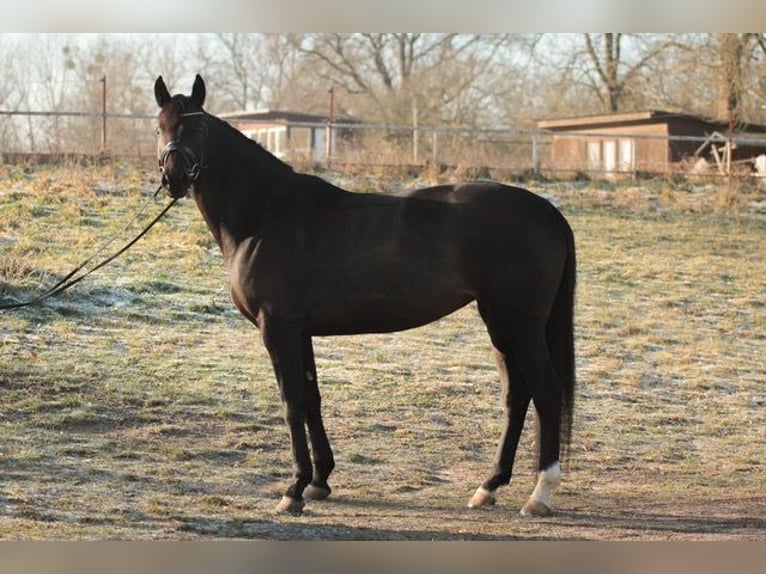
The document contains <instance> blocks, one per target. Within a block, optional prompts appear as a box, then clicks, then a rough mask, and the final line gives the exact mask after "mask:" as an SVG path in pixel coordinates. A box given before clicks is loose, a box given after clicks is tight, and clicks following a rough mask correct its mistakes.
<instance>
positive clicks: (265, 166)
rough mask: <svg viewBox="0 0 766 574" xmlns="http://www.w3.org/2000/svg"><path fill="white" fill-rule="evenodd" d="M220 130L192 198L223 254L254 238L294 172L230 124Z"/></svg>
mask: <svg viewBox="0 0 766 574" xmlns="http://www.w3.org/2000/svg"><path fill="white" fill-rule="evenodd" d="M226 128H228V129H226ZM222 130H223V131H222V133H221V134H220V135H218V137H217V138H216V141H214V142H213V143H214V144H215V146H216V153H215V155H211V156H210V157H209V159H208V165H207V166H206V169H205V173H204V174H203V176H202V177H201V178H200V181H199V183H198V185H197V186H196V187H195V193H194V199H195V201H196V203H197V206H198V207H199V210H200V212H201V213H202V216H203V218H204V219H205V222H206V223H207V226H208V228H209V229H210V231H211V232H212V234H213V236H214V237H215V240H216V242H217V243H218V246H219V247H220V248H221V251H222V252H223V255H224V258H225V259H226V258H228V256H230V254H231V253H232V252H233V250H235V249H236V247H237V246H238V245H239V244H240V243H241V242H242V241H244V240H246V239H258V236H259V233H260V230H261V228H262V226H263V222H264V219H265V218H266V217H267V216H268V214H269V213H270V212H271V211H272V210H273V209H274V206H275V205H276V204H277V202H278V201H279V200H280V195H282V194H284V193H286V192H287V189H288V185H287V180H288V179H289V178H290V177H292V175H293V172H292V170H291V169H290V168H289V167H288V166H286V165H285V164H282V163H281V162H279V160H277V159H276V158H272V157H270V156H269V154H268V152H266V151H265V150H263V149H261V148H260V147H258V146H257V144H255V143H254V142H253V143H252V144H251V142H249V141H242V137H240V136H241V134H239V132H237V133H230V132H229V130H233V128H230V127H229V126H224V127H223V128H222Z"/></svg>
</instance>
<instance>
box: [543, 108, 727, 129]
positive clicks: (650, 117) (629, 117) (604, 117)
mask: <svg viewBox="0 0 766 574" xmlns="http://www.w3.org/2000/svg"><path fill="white" fill-rule="evenodd" d="M670 119H684V120H690V121H695V122H699V123H703V124H707V125H709V126H711V127H714V128H715V129H725V127H726V124H725V123H724V122H718V121H714V120H709V119H706V118H703V117H700V116H695V115H693V114H686V113H680V112H668V111H665V110H644V111H638V112H618V113H612V114H598V115H592V116H577V117H570V118H559V119H551V120H540V121H538V122H537V127H539V128H541V129H547V130H552V131H567V130H572V129H590V128H599V127H609V126H627V125H641V124H655V123H660V122H666V121H668V120H670Z"/></svg>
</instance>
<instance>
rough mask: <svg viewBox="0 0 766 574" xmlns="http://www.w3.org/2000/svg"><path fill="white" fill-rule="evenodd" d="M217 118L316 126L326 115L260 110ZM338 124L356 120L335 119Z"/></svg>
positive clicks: (233, 113)
mask: <svg viewBox="0 0 766 574" xmlns="http://www.w3.org/2000/svg"><path fill="white" fill-rule="evenodd" d="M218 117H220V118H221V119H224V120H227V121H242V122H253V123H268V124H300V123H306V124H317V123H326V122H327V121H328V119H329V118H328V116H327V115H321V114H309V113H305V112H293V111H288V110H272V109H261V110H253V111H242V112H229V113H225V114H220V115H219V116H218ZM334 121H335V122H338V123H357V122H358V120H355V119H353V118H348V117H336V118H335V120H334Z"/></svg>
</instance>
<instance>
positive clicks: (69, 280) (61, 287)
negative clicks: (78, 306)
mask: <svg viewBox="0 0 766 574" xmlns="http://www.w3.org/2000/svg"><path fill="white" fill-rule="evenodd" d="M161 189H162V185H161V184H160V186H159V187H158V188H157V191H155V192H154V193H153V194H152V196H151V197H150V198H149V199H147V200H146V201H145V202H144V204H143V205H142V206H141V208H140V209H139V210H138V213H136V214H135V215H134V216H133V218H132V219H131V220H130V221H128V223H126V224H125V225H124V226H123V227H122V229H120V230H119V231H118V232H117V233H115V234H114V235H113V236H112V237H111V238H109V240H108V241H106V242H104V244H103V245H102V246H101V247H99V248H98V249H97V250H96V252H95V253H94V254H93V255H91V256H90V257H88V258H87V259H86V260H85V261H83V262H82V263H80V265H78V266H77V267H75V268H74V269H73V270H72V271H71V272H70V273H68V274H67V275H66V276H65V277H63V278H62V279H60V280H59V281H58V282H57V283H56V284H55V285H53V286H52V287H50V288H49V289H47V290H46V291H44V292H43V293H42V294H40V295H38V296H37V297H34V298H32V299H28V300H26V301H20V302H16V303H7V304H2V305H0V311H6V310H10V309H20V308H21V307H28V306H30V305H35V304H37V303H40V302H42V301H45V300H46V299H49V298H50V297H53V296H54V295H58V294H60V293H63V292H64V291H66V290H67V289H69V288H70V287H72V286H73V285H76V284H77V283H79V282H80V281H82V280H83V279H85V278H86V277H87V276H88V275H90V274H91V273H93V272H94V271H97V270H98V269H101V268H102V267H103V266H104V265H106V264H107V263H109V262H111V261H113V260H114V259H116V258H117V257H119V256H120V255H122V254H123V253H125V252H126V251H127V250H128V249H130V248H131V247H132V246H133V245H134V244H135V243H136V242H137V241H138V240H139V239H141V238H142V237H143V236H144V235H146V234H147V232H148V231H149V230H150V229H151V228H152V227H153V226H154V224H155V223H157V222H158V221H159V220H160V219H162V217H163V216H164V215H165V214H166V213H167V212H168V210H169V209H170V208H171V207H173V206H174V205H175V204H176V202H177V201H178V198H173V200H172V201H171V202H170V203H169V204H167V205H166V206H165V207H164V208H163V210H162V211H161V212H160V214H159V215H158V216H157V217H155V218H154V219H153V220H152V221H151V222H150V223H149V224H148V225H147V226H146V227H145V228H144V230H143V231H141V233H139V234H138V235H137V236H136V237H135V238H134V239H132V240H131V241H130V242H128V243H127V244H126V245H125V246H123V247H122V248H121V249H120V250H119V251H117V252H116V253H114V254H113V255H110V256H109V257H107V258H106V259H104V260H102V261H100V262H99V263H98V264H96V265H95V266H94V267H93V268H92V269H90V270H88V271H86V272H85V273H83V274H82V275H79V276H78V277H74V276H75V275H76V274H77V273H78V272H79V271H81V270H82V269H83V268H85V267H86V266H87V265H88V264H90V262H91V261H93V260H94V259H95V258H96V257H97V256H98V255H99V254H100V253H101V252H102V251H104V249H106V248H107V247H109V246H110V245H111V244H112V243H113V242H114V241H115V239H117V237H118V236H119V235H121V234H122V233H123V232H124V231H125V230H127V229H128V228H129V227H130V226H131V225H133V223H134V222H135V221H136V219H138V217H139V216H140V215H141V214H142V213H143V212H144V211H145V210H146V207H147V206H148V205H149V203H151V202H152V201H153V200H154V198H155V197H157V194H158V193H159V192H160V190H161ZM73 277H74V278H73Z"/></svg>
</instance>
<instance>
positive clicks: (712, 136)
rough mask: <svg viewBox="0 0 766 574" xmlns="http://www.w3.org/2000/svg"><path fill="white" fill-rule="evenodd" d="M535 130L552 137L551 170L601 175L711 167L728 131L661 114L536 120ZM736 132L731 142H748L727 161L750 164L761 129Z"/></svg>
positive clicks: (764, 140) (760, 149) (764, 130)
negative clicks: (697, 164) (683, 164)
mask: <svg viewBox="0 0 766 574" xmlns="http://www.w3.org/2000/svg"><path fill="white" fill-rule="evenodd" d="M537 127H538V128H539V129H541V130H545V131H547V132H550V133H551V134H552V136H553V141H552V148H551V165H550V166H548V167H549V168H550V169H551V170H555V172H556V173H558V174H561V173H562V172H564V173H569V174H570V175H571V174H575V173H578V172H579V173H587V174H588V175H591V176H605V177H615V176H618V175H620V174H624V175H634V174H636V173H667V172H669V171H672V170H674V169H676V168H678V166H679V164H680V163H681V162H684V161H685V160H686V161H688V162H689V164H693V163H694V162H695V161H699V159H700V158H704V159H705V160H706V161H707V162H709V163H714V162H715V154H717V153H718V149H719V148H718V147H716V149H715V150H714V149H713V148H714V147H715V146H716V145H717V144H721V143H722V142H725V140H726V134H727V133H728V125H727V124H726V123H722V122H716V121H711V120H706V119H704V118H701V117H698V116H694V115H690V114H682V113H673V112H666V111H661V110H649V111H643V112H629V113H615V114H604V115H597V116H585V117H576V118H567V119H556V120H542V121H539V122H538V123H537ZM738 128H739V130H738V132H737V133H736V134H735V142H738V138H739V139H740V140H741V139H742V137H744V135H747V136H749V137H750V140H749V142H750V143H744V141H740V142H739V143H735V145H734V146H733V150H732V160H733V161H735V162H736V161H750V162H751V161H752V160H753V158H755V157H756V156H757V155H759V154H761V153H764V152H766V127H765V126H758V125H752V124H751V125H746V126H738ZM742 132H745V134H743V133H742ZM753 134H756V135H758V134H760V138H761V139H759V138H758V137H756V138H753V137H752V136H753ZM706 142H707V143H706ZM687 167H688V166H687Z"/></svg>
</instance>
